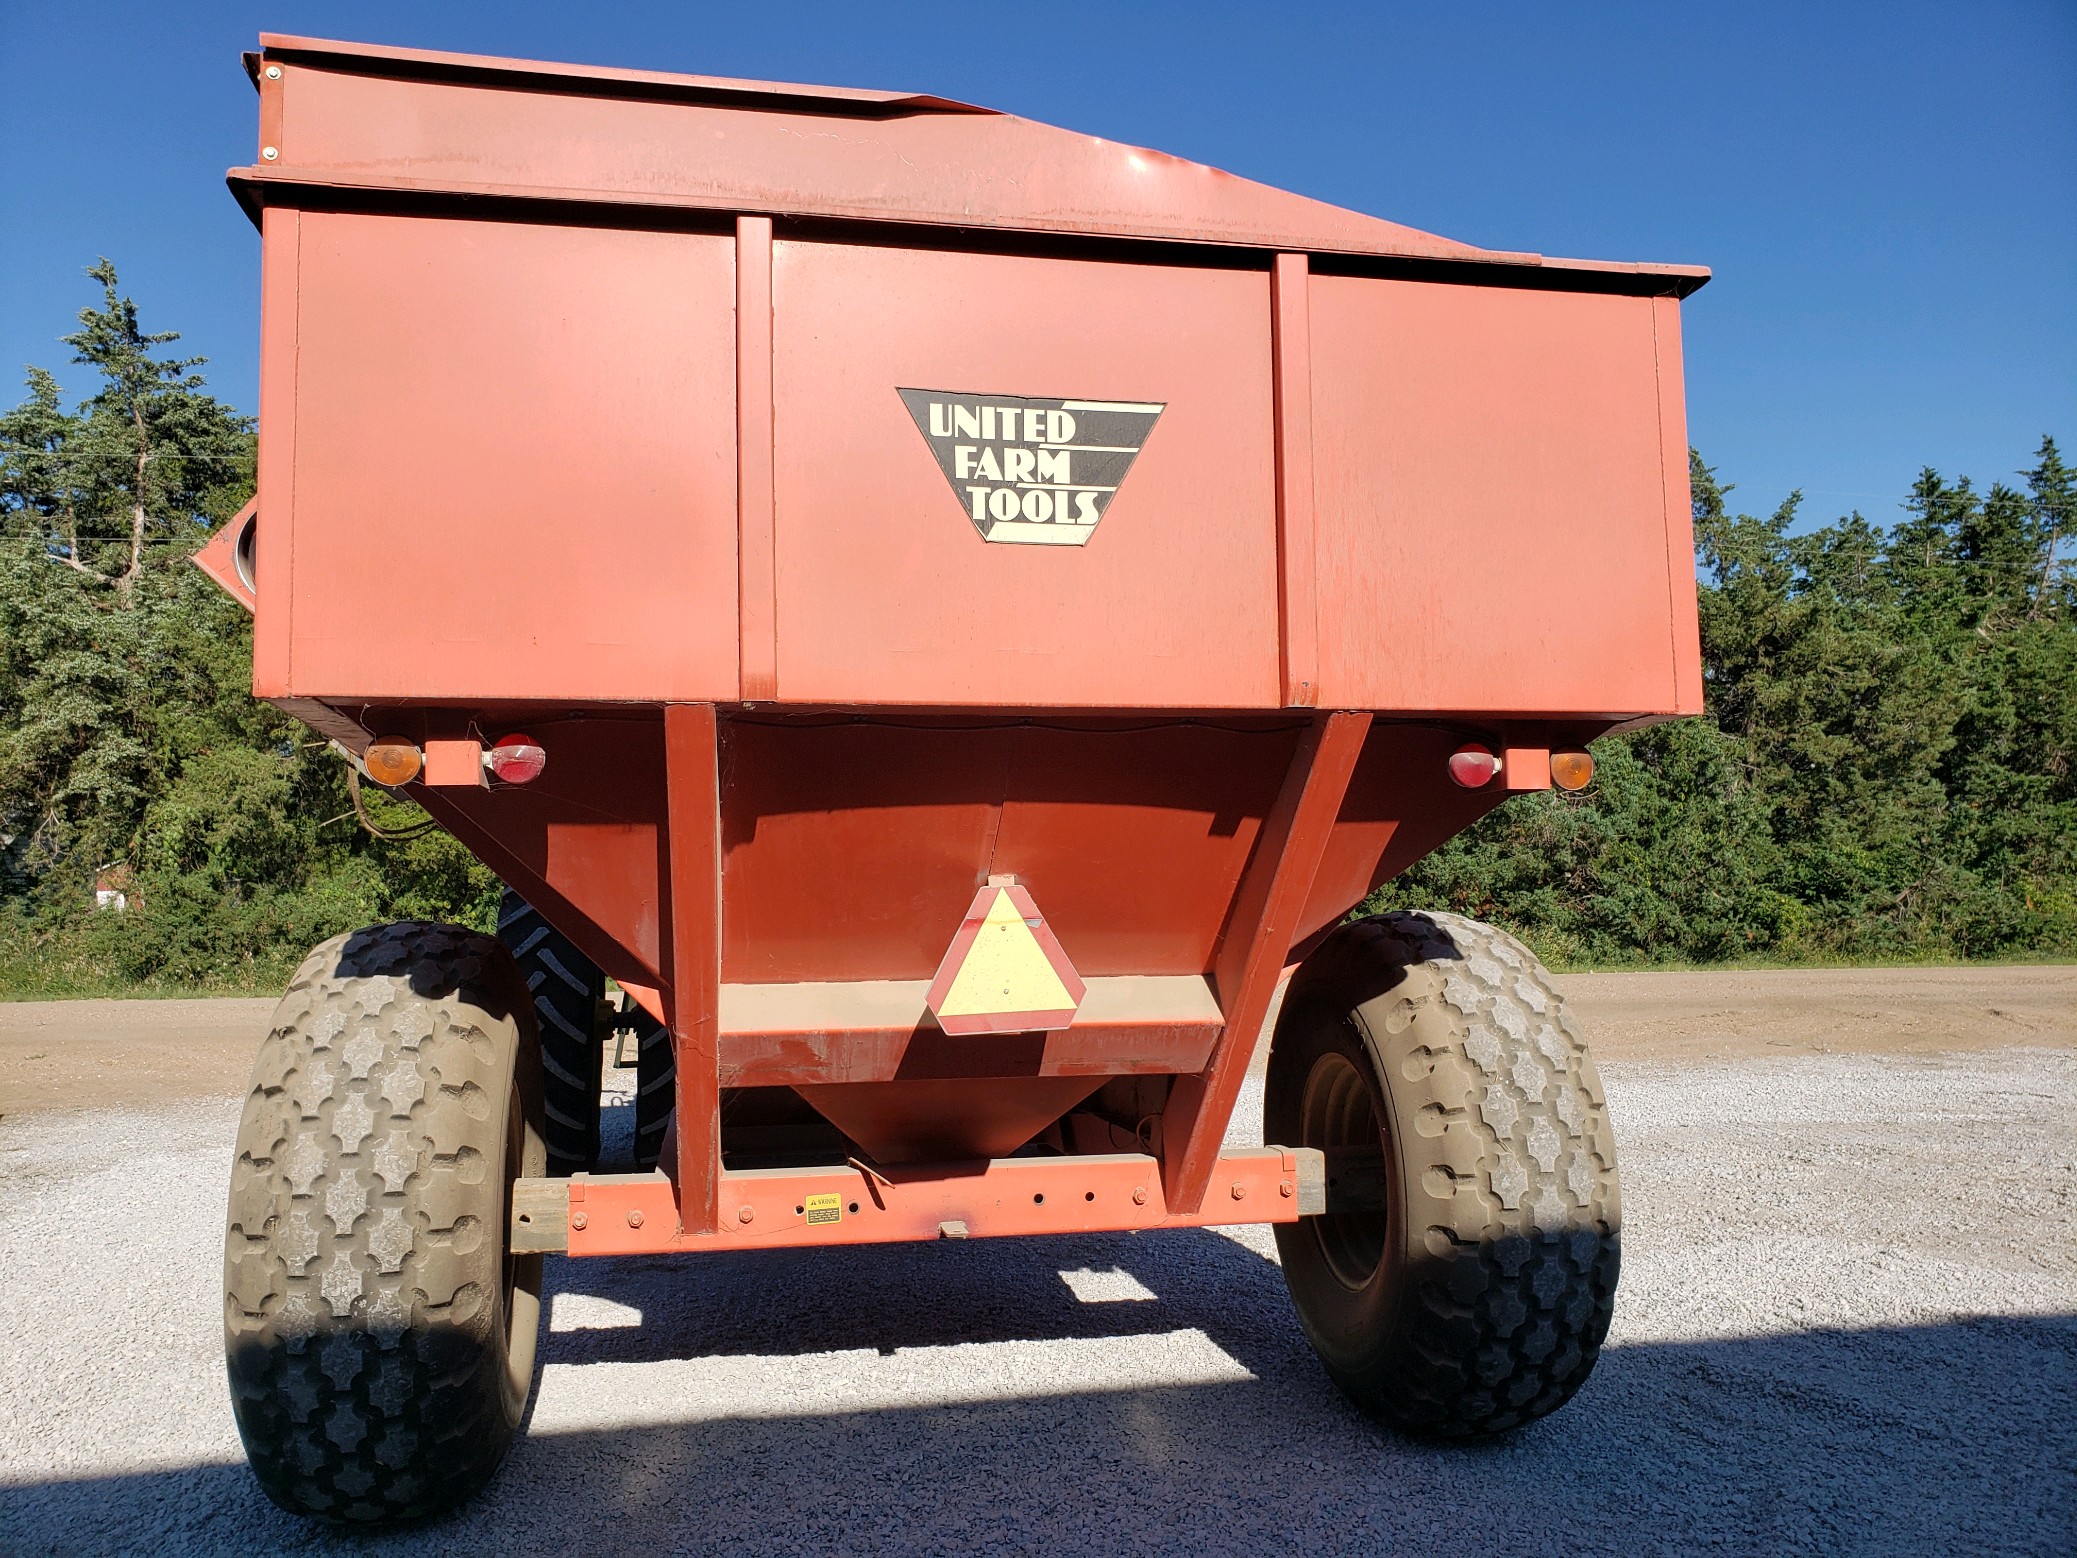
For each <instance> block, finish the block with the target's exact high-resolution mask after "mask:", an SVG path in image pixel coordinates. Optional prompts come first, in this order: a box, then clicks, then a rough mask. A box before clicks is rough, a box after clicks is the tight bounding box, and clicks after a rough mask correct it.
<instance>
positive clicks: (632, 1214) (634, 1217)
mask: <svg viewBox="0 0 2077 1558" xmlns="http://www.w3.org/2000/svg"><path fill="white" fill-rule="evenodd" d="M627 1225H628V1227H630V1228H639V1227H641V1226H642V1209H641V1208H640V1207H639V1206H634V1207H629V1208H628V1213H627Z"/></svg>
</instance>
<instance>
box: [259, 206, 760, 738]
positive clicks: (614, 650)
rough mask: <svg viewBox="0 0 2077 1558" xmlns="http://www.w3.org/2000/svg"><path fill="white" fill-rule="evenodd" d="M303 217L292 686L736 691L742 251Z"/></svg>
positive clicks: (653, 237) (280, 522) (637, 695)
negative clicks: (737, 280) (737, 259)
mask: <svg viewBox="0 0 2077 1558" xmlns="http://www.w3.org/2000/svg"><path fill="white" fill-rule="evenodd" d="M300 225H301V232H300V242H299V255H298V266H297V271H298V274H297V277H296V285H297V288H298V292H297V299H296V309H295V316H296V319H297V341H296V350H295V357H294V362H295V383H296V403H295V429H296V443H295V462H296V463H295V481H294V486H293V488H292V489H291V491H290V495H289V503H288V505H287V511H286V512H278V511H277V510H276V509H274V508H271V507H270V508H269V509H268V511H267V512H265V513H264V514H263V517H262V534H263V536H267V537H269V538H270V539H268V540H263V543H262V544H263V546H266V547H267V548H268V551H267V552H266V554H265V556H266V558H267V560H268V561H271V560H272V559H273V558H275V557H277V556H279V555H280V553H279V552H278V551H277V550H275V546H274V543H273V541H272V540H271V536H272V535H273V534H276V533H278V532H277V530H276V527H278V526H284V525H285V526H286V527H287V528H288V530H289V531H290V532H291V533H292V541H291V546H292V548H293V552H294V558H295V564H294V569H293V573H292V575H291V584H290V587H291V589H292V591H293V596H292V599H291V601H290V603H289V604H290V610H289V613H288V618H289V623H290V642H289V656H288V658H289V667H288V679H289V681H290V683H291V685H292V687H293V689H294V690H295V691H296V692H298V693H300V694H303V695H305V696H311V697H333V698H340V697H366V698H381V697H404V698H414V699H431V698H457V699H462V698H466V699H491V698H510V697H525V698H556V699H581V698H612V699H663V698H697V697H721V696H733V694H734V691H735V686H736V539H735V537H736V502H735V391H734V383H735V372H734V350H735V348H734V339H735V335H734V321H733V310H734V255H733V244H732V243H731V242H730V241H729V240H728V239H727V238H724V237H718V236H710V235H706V234H692V233H659V232H638V231H630V230H624V229H614V228H604V227H583V226H568V227H564V226H548V225H533V224H526V223H519V222H489V221H460V220H451V219H446V218H437V217H425V216H401V215H392V216H379V215H368V214H360V213H342V212H312V211H306V212H304V213H302V215H301V218H300ZM272 282H273V277H272V276H271V273H270V284H272ZM275 301H276V300H274V299H272V298H270V299H269V309H270V311H271V310H272V309H273V308H274V306H275ZM271 317H272V316H271V312H270V318H271ZM274 490H275V489H274V488H272V487H270V489H269V491H270V494H271V492H272V491H274ZM269 501H270V503H271V502H272V500H271V497H270V500H269Z"/></svg>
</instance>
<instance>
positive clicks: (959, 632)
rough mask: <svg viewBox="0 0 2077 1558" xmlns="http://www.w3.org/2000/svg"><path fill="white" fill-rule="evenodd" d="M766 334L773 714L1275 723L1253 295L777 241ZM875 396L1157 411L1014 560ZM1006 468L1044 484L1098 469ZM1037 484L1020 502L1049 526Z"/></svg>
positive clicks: (1256, 301)
mask: <svg viewBox="0 0 2077 1558" xmlns="http://www.w3.org/2000/svg"><path fill="white" fill-rule="evenodd" d="M772 317H773V330H774V343H773V351H774V362H773V397H774V428H775V432H774V437H775V440H776V447H777V457H776V467H777V469H776V495H777V496H776V503H777V508H776V517H775V522H774V546H775V558H776V568H775V573H776V589H777V631H778V653H777V665H778V696H779V697H780V698H781V699H782V700H786V701H806V702H853V701H858V702H868V701H869V702H874V703H906V704H951V705H959V704H1036V705H1053V706H1061V705H1080V706H1111V707H1120V706H1123V707H1142V708H1160V707H1182V708H1193V707H1194V708H1237V707H1256V708H1261V707H1274V706H1275V705H1276V704H1277V703H1278V702H1279V701H1280V689H1279V686H1278V674H1279V673H1278V641H1277V631H1278V630H1277V599H1276V588H1277V583H1276V580H1277V572H1276V530H1275V526H1276V507H1275V492H1274V485H1273V483H1274V465H1275V459H1274V449H1273V432H1272V417H1271V403H1270V361H1269V282H1268V277H1267V276H1266V275H1265V274H1263V273H1261V272H1259V271H1256V272H1249V271H1239V270H1214V269H1198V268H1192V267H1187V266H1137V265H1125V264H1114V263H1106V262H1097V261H1085V260H1067V259H1058V258H1040V257H1034V256H1018V255H998V254H958V253H947V252H939V251H932V250H924V249H895V248H885V247H876V246H870V245H845V244H825V243H809V242H780V243H778V244H775V245H774V252H773V278H772ZM899 389H908V390H917V391H931V392H940V393H941V396H942V397H943V399H944V401H945V403H947V404H949V402H950V400H952V399H955V398H956V399H962V400H964V401H966V402H967V403H969V404H977V403H979V402H980V401H983V400H985V399H987V398H988V397H998V398H1007V397H1028V398H1031V399H1040V398H1051V399H1055V400H1060V401H1065V402H1067V403H1068V404H1069V406H1070V408H1072V407H1073V406H1075V405H1078V404H1082V403H1090V402H1101V403H1115V404H1130V405H1146V406H1159V407H1160V408H1161V409H1160V412H1159V415H1158V418H1157V419H1155V421H1154V422H1153V425H1152V428H1151V431H1150V432H1148V433H1146V435H1145V443H1144V446H1143V447H1142V448H1141V449H1140V451H1139V453H1138V454H1137V456H1136V457H1134V458H1133V460H1132V463H1131V466H1130V469H1129V472H1127V473H1126V474H1124V475H1123V476H1122V477H1118V476H1112V477H1110V478H1109V479H1110V480H1111V481H1112V483H1113V484H1114V485H1115V487H1116V491H1115V493H1114V494H1098V496H1103V497H1105V501H1106V502H1107V503H1108V507H1106V508H1104V510H1103V513H1102V517H1101V519H1100V520H1099V521H1097V522H1096V523H1095V525H1094V528H1093V529H1092V530H1091V532H1090V533H1089V535H1088V537H1087V539H1086V542H1085V543H1083V544H1059V545H1051V544H1049V545H1039V544H1018V543H1016V542H1005V541H1003V540H999V539H998V540H986V539H983V535H982V532H981V529H980V528H979V524H978V522H977V521H976V519H975V518H974V517H973V516H972V515H971V514H970V513H969V507H970V505H971V504H972V503H974V502H975V501H977V500H976V499H975V498H974V496H973V493H972V492H971V491H969V490H968V489H967V488H966V487H963V486H960V485H958V483H957V481H956V480H955V479H954V477H952V476H951V475H949V474H948V472H947V471H946V470H945V469H942V468H941V467H940V464H939V461H938V458H937V457H936V456H935V455H934V454H933V449H932V445H931V443H930V442H929V441H928V440H927V439H926V437H925V435H924V431H923V430H922V429H921V428H919V427H918V425H917V423H916V421H915V419H914V416H913V415H912V412H911V410H910V409H909V408H908V407H907V406H906V405H905V404H904V402H903V399H902V397H901V396H900V395H898V394H897V390H899ZM1071 414H1073V415H1075V416H1076V417H1077V418H1078V420H1079V423H1080V425H1081V427H1082V428H1095V427H1098V426H1100V425H1102V424H1103V422H1104V420H1105V418H1104V415H1103V413H1102V412H1101V411H1100V410H1098V411H1089V412H1082V411H1071ZM1111 420H1112V421H1113V422H1116V421H1117V419H1116V418H1112V419H1111ZM946 425H947V426H951V425H952V424H951V423H950V422H949V421H948V422H947V424H946ZM1064 425H1065V424H1063V426H1064ZM1135 436H1137V435H1135ZM1087 441H1088V440H1087V439H1086V438H1085V437H1083V435H1082V433H1081V432H1080V431H1077V432H1076V433H1075V434H1073V435H1071V436H1070V437H1069V439H1068V440H1067V442H1069V443H1086V442H1087ZM1100 441H1101V440H1100ZM972 448H973V451H974V452H973V453H972V454H971V455H968V456H965V457H963V459H966V460H973V459H980V458H981V457H982V456H984V455H985V456H986V458H987V459H988V460H993V459H994V458H995V452H994V451H993V450H991V449H990V448H989V446H988V445H987V443H986V441H985V440H977V441H976V443H975V444H974V445H973V446H972ZM1032 452H1033V456H1034V459H1035V458H1036V455H1037V454H1038V453H1046V454H1048V455H1059V454H1063V453H1065V454H1067V455H1069V456H1070V458H1071V460H1072V462H1073V465H1072V469H1071V470H1070V472H1069V474H1068V476H1067V477H1066V478H1065V479H1066V480H1067V481H1068V482H1069V483H1072V482H1074V481H1076V480H1079V479H1087V478H1083V477H1081V472H1082V471H1083V470H1084V469H1085V468H1089V469H1100V468H1101V466H1102V464H1103V463H1105V462H1104V459H1103V456H1102V452H1101V451H1095V452H1092V453H1089V454H1086V455H1085V453H1084V451H1082V450H1081V449H1079V448H1078V449H1075V450H1063V449H1058V448H1044V447H1040V446H1034V448H1033V451H1032ZM1004 459H1005V469H1004V471H1003V478H1002V482H1001V484H1000V485H997V486H995V487H994V488H993V492H992V494H991V495H992V496H995V497H996V498H997V501H1006V500H1007V498H1008V497H1009V496H1011V495H1013V494H1015V493H1016V492H1017V491H1018V488H1017V487H1016V485H1015V483H1016V477H1015V475H1014V474H1012V473H1011V472H1010V471H1009V470H1008V469H1007V463H1006V462H1007V455H1005V456H1004ZM1049 469H1057V467H1052V466H1050V465H1048V466H1042V467H1035V468H1034V471H1033V472H1030V473H1027V481H1026V484H1025V487H1024V489H1023V491H1024V492H1026V493H1029V494H1030V495H1031V496H1033V497H1034V498H1037V497H1044V498H1046V499H1047V501H1048V503H1049V504H1052V505H1053V506H1054V507H1055V508H1065V507H1066V506H1067V504H1068V501H1069V500H1068V498H1066V497H1063V496H1061V494H1063V493H1065V492H1067V491H1068V489H1067V488H1065V487H1057V486H1054V485H1053V484H1052V483H1051V481H1050V480H1049V478H1048V476H1047V474H1046V472H1047V470H1049ZM986 470H987V467H985V466H984V467H983V471H984V472H985V471H986ZM1094 479H1095V480H1098V481H1102V480H1105V479H1106V478H1105V477H1103V476H1101V475H1099V476H1097V477H1095V478H1094ZM972 480H973V481H974V482H975V483H976V484H978V483H981V482H984V481H986V482H991V483H992V482H994V481H995V477H994V476H993V475H992V474H974V475H973V477H972ZM1074 496H1075V501H1076V502H1077V503H1078V502H1079V498H1080V496H1081V494H1080V493H1079V492H1077V493H1075V495H1074ZM983 517H984V518H985V517H986V516H985V514H984V516H983ZM1067 528H1072V527H1067ZM1060 529H1062V527H1060V526H1059V525H1058V524H1057V523H1055V524H1053V525H1051V526H1050V528H1049V525H1048V524H1046V523H1039V524H1034V525H1029V526H1027V527H1025V535H1026V537H1027V539H1029V540H1037V539H1041V538H1042V533H1051V532H1057V531H1059V530H1060Z"/></svg>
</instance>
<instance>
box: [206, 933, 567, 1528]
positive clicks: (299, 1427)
mask: <svg viewBox="0 0 2077 1558" xmlns="http://www.w3.org/2000/svg"><path fill="white" fill-rule="evenodd" d="M532 1029H533V1021H532V1009H531V1004H530V1002H529V1000H528V995H527V991H526V987H525V985H524V983H523V982H522V980H521V978H520V975H519V970H518V968H517V967H516V966H515V965H514V963H513V961H512V959H511V956H510V954H509V953H507V952H506V951H505V949H504V948H503V947H502V946H500V945H499V944H498V942H497V941H496V940H495V939H493V938H491V937H488V936H484V935H480V934H478V933H476V932H474V931H469V930H464V929H461V928H459V927H456V926H449V925H431V924H421V923H415V922H412V923H404V924H397V925H385V926H377V927H374V928H371V929H368V930H362V931H355V932H353V933H351V934H350V935H346V936H339V937H335V938H334V939H333V940H331V941H328V942H326V943H325V944H324V945H323V946H321V947H319V948H318V949H317V950H316V951H315V952H313V953H312V954H311V955H310V957H309V958H308V959H306V960H305V962H304V964H303V966H302V967H301V969H299V970H298V971H297V974H296V977H295V979H294V981H293V982H292V983H291V984H290V986H289V990H288V993H287V994H286V995H285V996H284V997H283V998H282V1001H281V1004H280V1006H279V1007H278V1008H277V1009H276V1011H275V1014H274V1022H273V1027H272V1030H271V1032H270V1033H269V1034H268V1037H267V1039H266V1041H265V1043H264V1044H263V1045H262V1046H261V1050H260V1056H259V1060H258V1063H257V1065H256V1066H255V1068H254V1072H253V1082H252V1088H251V1091H250V1093H249V1095H248V1096H247V1099H246V1105H245V1111H244V1115H243V1118H242V1119H241V1121H240V1124H239V1129H238V1148H237V1156H236V1160H235V1163H234V1165H233V1169H232V1177H231V1196H230V1206H229V1214H228V1218H227V1228H226V1236H225V1248H224V1294H225V1298H224V1322H225V1325H224V1340H225V1352H226V1363H227V1366H228V1372H229V1379H230V1387H231V1400H232V1407H233V1411H234V1413H235V1414H236V1417H237V1422H238V1431H239V1435H240V1437H241V1438H242V1439H243V1440H244V1442H245V1449H246V1455H247V1457H248V1459H249V1460H250V1462H251V1464H252V1468H253V1471H254V1473H255V1474H256V1475H257V1476H258V1478H259V1480H260V1483H261V1486H262V1487H264V1488H265V1489H266V1491H267V1493H268V1495H269V1496H270V1497H271V1498H273V1500H274V1501H275V1502H276V1503H277V1504H280V1505H281V1506H282V1507H283V1508H284V1509H288V1510H291V1511H293V1512H295V1513H298V1514H306V1515H315V1516H320V1517H323V1518H326V1519H330V1520H336V1521H344V1522H353V1523H369V1524H379V1523H387V1522H392V1521H400V1520H410V1519H416V1518H420V1517H422V1516H425V1515H429V1514H434V1513H437V1512H438V1511H440V1510H443V1509H445V1508H448V1507H450V1506H452V1505H453V1504H455V1503H456V1502H458V1501H460V1500H461V1499H464V1498H466V1497H467V1496H468V1495H469V1494H470V1493H472V1492H473V1491H475V1490H476V1489H477V1488H478V1487H480V1486H481V1485H482V1484H483V1483H484V1482H485V1481H486V1480H487V1479H488V1478H489V1477H490V1475H491V1473H492V1472H493V1471H495V1470H496V1468H497V1465H498V1463H499V1461H500V1460H501V1459H502V1458H503V1456H504V1453H505V1450H506V1448H507V1446H508V1445H509V1444H510V1442H511V1440H512V1436H513V1434H514V1432H515V1431H516V1430H517V1428H518V1426H519V1423H520V1421H521V1419H522V1417H523V1416H524V1414H525V1410H526V1402H527V1397H528V1394H529V1392H530V1390H531V1388H532V1381H533V1369H534V1352H535V1340H536V1335H537V1333H538V1329H539V1317H540V1280H541V1260H540V1257H539V1256H525V1257H519V1256H512V1255H509V1254H507V1253H506V1245H507V1242H508V1230H507V1227H506V1223H507V1218H508V1215H509V1207H510V1192H511V1181H512V1180H513V1179H514V1178H515V1177H517V1176H519V1175H522V1174H524V1175H538V1174H540V1173H541V1172H542V1169H543V1166H544V1152H543V1147H542V1141H541V1134H540V1123H539V1122H540V1072H539V1066H538V1060H537V1058H536V1050H535V1044H534V1035H533V1031H532Z"/></svg>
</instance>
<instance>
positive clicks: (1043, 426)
mask: <svg viewBox="0 0 2077 1558" xmlns="http://www.w3.org/2000/svg"><path fill="white" fill-rule="evenodd" d="M898 393H899V394H900V395H901V398H902V404H904V405H906V406H907V407H908V408H909V415H910V416H912V417H914V418H915V420H916V430H917V431H918V432H920V433H921V434H922V435H923V437H924V440H925V441H926V442H927V443H928V444H929V445H930V452H931V453H932V454H933V455H935V456H936V457H937V462H938V469H939V470H941V471H943V472H944V473H945V480H947V481H948V482H950V483H951V484H952V491H953V492H954V493H955V494H957V495H958V498H959V502H960V505H961V506H962V507H963V508H965V510H966V513H967V517H968V518H969V519H971V520H972V521H973V522H974V528H975V529H976V530H978V531H980V532H981V539H982V540H984V541H1021V542H1024V543H1027V544H1035V545H1054V546H1081V545H1082V544H1083V543H1084V542H1086V541H1087V540H1088V539H1089V537H1090V535H1091V534H1092V533H1094V531H1095V529H1096V524H1097V521H1098V520H1100V519H1102V518H1103V516H1104V511H1105V510H1106V509H1108V508H1109V507H1110V506H1111V499H1112V497H1114V496H1115V495H1116V494H1117V491H1118V488H1119V487H1121V486H1122V485H1124V482H1125V473H1126V472H1127V471H1129V470H1131V469H1132V462H1133V460H1134V459H1135V458H1137V457H1138V455H1139V452H1140V450H1141V449H1143V448H1144V447H1146V442H1147V435H1148V434H1149V433H1151V432H1153V431H1154V423H1155V421H1156V420H1157V419H1158V418H1159V417H1160V415H1161V413H1162V410H1163V409H1164V406H1165V403H1164V402H1159V401H1136V400H1042V399H1034V398H1032V397H1030V396H1028V395H971V394H955V393H953V392H951V391H948V390H919V389H905V390H901V391H899V392H898Z"/></svg>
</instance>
